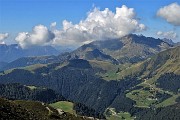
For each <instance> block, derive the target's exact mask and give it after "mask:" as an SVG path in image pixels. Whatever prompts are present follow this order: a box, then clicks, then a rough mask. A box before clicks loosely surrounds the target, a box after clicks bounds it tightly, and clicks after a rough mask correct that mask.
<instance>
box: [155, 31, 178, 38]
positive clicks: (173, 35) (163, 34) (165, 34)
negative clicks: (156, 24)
mask: <svg viewBox="0 0 180 120" xmlns="http://www.w3.org/2000/svg"><path fill="white" fill-rule="evenodd" d="M157 35H158V36H160V37H163V38H168V39H175V38H177V34H176V33H175V32H174V31H168V32H162V31H158V32H157Z"/></svg>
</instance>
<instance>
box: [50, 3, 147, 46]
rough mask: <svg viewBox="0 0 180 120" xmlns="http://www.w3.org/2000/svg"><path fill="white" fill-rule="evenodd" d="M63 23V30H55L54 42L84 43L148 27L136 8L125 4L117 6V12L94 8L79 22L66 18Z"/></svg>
mask: <svg viewBox="0 0 180 120" xmlns="http://www.w3.org/2000/svg"><path fill="white" fill-rule="evenodd" d="M62 25H63V29H62V30H54V34H55V36H56V37H55V39H54V42H53V43H54V44H61V45H82V44H84V43H88V42H91V41H94V40H105V39H113V38H119V37H122V36H124V35H127V34H130V33H134V32H140V31H143V30H145V28H146V27H145V25H144V24H140V23H139V21H138V19H136V13H135V12H134V9H133V8H128V7H126V6H125V5H123V6H122V7H121V8H118V7H117V8H116V12H115V13H113V12H112V11H110V10H109V9H108V8H106V9H105V10H103V11H101V10H99V9H98V8H94V10H92V11H90V12H89V13H88V16H87V18H86V19H85V20H81V21H80V22H79V23H78V24H73V23H72V22H68V21H67V20H64V21H63V23H62Z"/></svg>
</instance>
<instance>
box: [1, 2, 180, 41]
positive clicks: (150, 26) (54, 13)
mask: <svg viewBox="0 0 180 120" xmlns="http://www.w3.org/2000/svg"><path fill="white" fill-rule="evenodd" d="M174 2H176V3H177V4H180V1H179V0H0V33H9V38H7V40H6V43H13V42H15V41H14V39H15V37H16V36H17V35H18V33H19V32H24V31H26V32H30V31H32V28H33V27H34V26H36V25H38V24H42V25H44V26H47V27H48V28H49V26H50V24H51V23H52V22H56V23H57V26H56V28H58V29H61V28H62V21H63V20H68V21H71V22H72V23H73V24H78V23H79V21H80V20H84V19H86V17H87V13H88V12H89V11H90V10H92V9H93V7H98V8H100V10H104V9H105V8H109V9H110V10H111V11H112V12H115V9H116V7H121V6H122V5H126V6H127V7H128V8H134V11H135V13H136V14H137V19H139V21H140V23H142V24H144V25H145V26H146V27H147V30H146V31H142V32H140V33H138V34H144V35H146V36H152V37H158V36H157V35H156V32H157V31H164V32H167V31H174V32H175V33H176V34H177V36H178V35H179V34H180V28H179V27H180V26H174V25H173V24H171V23H168V22H167V21H166V20H164V19H162V18H160V17H157V16H156V13H157V11H158V10H159V9H160V8H161V7H163V6H167V5H169V4H171V3H174ZM174 41H176V42H177V41H180V38H179V37H176V38H174Z"/></svg>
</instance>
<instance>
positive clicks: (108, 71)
mask: <svg viewBox="0 0 180 120" xmlns="http://www.w3.org/2000/svg"><path fill="white" fill-rule="evenodd" d="M12 68H13V69H12ZM179 80H180V46H173V45H172V44H169V43H167V42H165V41H163V40H161V39H155V38H151V37H145V36H142V35H134V34H130V35H127V36H124V37H122V38H119V39H114V40H104V41H95V42H91V43H89V44H85V45H83V46H81V47H79V48H78V49H76V50H74V51H72V52H69V53H63V54H60V55H58V56H53V55H50V56H38V57H23V58H19V59H17V60H15V61H12V62H10V63H8V64H6V65H5V66H3V67H2V71H1V72H0V83H1V84H9V83H19V84H21V85H25V86H33V87H38V86H40V87H42V88H48V89H52V90H53V91H55V92H56V93H57V94H59V95H60V96H62V98H64V100H67V101H71V102H74V103H79V104H78V106H80V107H79V108H78V110H79V109H80V111H81V112H80V113H83V112H82V111H83V110H84V111H86V112H84V113H88V112H89V111H91V112H92V111H93V114H90V115H88V114H83V115H85V116H90V117H95V118H102V119H105V118H106V119H109V120H115V119H138V120H141V119H143V120H146V119H147V120H148V119H157V118H158V119H160V120H167V119H169V118H170V119H180V116H179V112H180V107H179V103H180V102H179V101H180V93H179V92H180V91H179V89H180V84H179ZM4 88H6V87H3V89H4ZM8 95H9V94H8ZM10 95H11V94H10ZM68 104H69V103H68ZM55 105H56V104H55ZM66 105H67V104H66ZM84 105H85V106H86V107H85V106H84ZM85 108H90V109H85ZM87 111H88V112H87ZM94 111H95V112H94ZM173 111H175V112H173ZM91 112H90V113H91ZM168 112H169V113H171V114H168ZM94 113H96V114H94ZM97 114H98V115H97ZM81 115H82V114H81ZM104 116H105V118H104Z"/></svg>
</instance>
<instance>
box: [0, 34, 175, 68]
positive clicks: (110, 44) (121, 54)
mask: <svg viewBox="0 0 180 120" xmlns="http://www.w3.org/2000/svg"><path fill="white" fill-rule="evenodd" d="M172 46H173V45H171V44H168V43H167V42H164V41H163V40H161V39H155V38H152V37H145V36H142V35H135V34H130V35H127V36H124V37H122V38H119V39H113V40H112V39H111V40H103V41H95V42H91V43H89V44H85V45H83V46H81V47H79V48H77V49H76V50H74V51H72V52H69V53H65V54H64V53H63V54H60V55H58V56H45V57H41V56H40V57H24V58H20V59H17V60H15V61H12V62H10V63H8V64H6V65H4V66H2V67H0V69H1V70H6V69H10V68H16V67H24V66H27V65H33V64H38V63H40V64H47V63H53V62H59V61H65V60H70V59H77V58H78V59H85V60H98V61H107V62H111V63H113V64H124V63H136V62H139V61H142V60H145V59H146V58H148V57H150V56H152V55H155V54H157V53H158V52H160V51H163V50H166V49H168V48H170V47H172ZM35 50H36V49H35ZM22 61H23V62H22Z"/></svg>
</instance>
